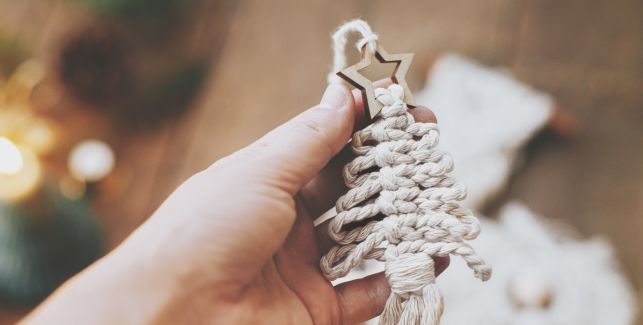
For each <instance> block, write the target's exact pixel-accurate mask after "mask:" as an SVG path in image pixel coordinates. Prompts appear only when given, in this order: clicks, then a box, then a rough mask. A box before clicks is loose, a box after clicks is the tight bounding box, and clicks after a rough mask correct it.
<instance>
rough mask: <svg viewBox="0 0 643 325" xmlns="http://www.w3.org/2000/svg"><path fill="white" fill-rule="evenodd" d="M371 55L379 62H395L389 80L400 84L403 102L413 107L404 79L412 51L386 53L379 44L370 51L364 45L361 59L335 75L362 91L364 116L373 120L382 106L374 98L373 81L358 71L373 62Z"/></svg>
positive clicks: (409, 64) (411, 57) (409, 91)
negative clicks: (402, 91) (402, 90)
mask: <svg viewBox="0 0 643 325" xmlns="http://www.w3.org/2000/svg"><path fill="white" fill-rule="evenodd" d="M373 57H375V58H376V59H377V61H379V62H380V63H397V64H396V66H395V70H394V71H393V75H392V76H391V80H392V81H393V82H394V83H396V84H398V85H400V86H402V89H404V102H405V103H406V104H407V105H408V106H409V107H415V102H414V101H413V95H412V94H411V90H409V87H408V85H407V84H406V80H405V79H404V78H405V77H406V73H407V72H408V71H409V67H410V66H411V61H412V60H413V53H400V54H388V53H387V52H386V51H385V50H384V49H383V48H382V47H381V46H379V45H378V46H377V48H376V50H375V51H372V50H371V49H370V48H369V46H364V48H363V50H362V59H361V61H360V62H358V63H357V64H355V65H352V66H350V67H347V68H345V69H343V70H341V71H339V72H337V75H338V76H339V77H341V78H342V79H344V80H346V82H348V83H350V84H351V85H353V86H354V87H355V88H357V89H359V90H360V91H361V92H362V99H363V102H364V112H365V115H366V117H367V118H370V119H371V120H373V119H374V118H375V116H377V114H379V112H380V111H381V110H382V108H383V107H384V105H382V103H380V102H378V101H377V100H376V99H375V93H374V88H373V81H371V80H369V79H368V78H366V77H365V76H364V75H362V74H361V73H359V71H360V70H362V69H364V68H366V67H368V66H369V65H371V64H372V63H373Z"/></svg>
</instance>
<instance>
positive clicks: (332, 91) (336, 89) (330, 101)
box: [321, 84, 348, 109]
mask: <svg viewBox="0 0 643 325" xmlns="http://www.w3.org/2000/svg"><path fill="white" fill-rule="evenodd" d="M347 103H348V95H347V92H346V89H344V87H342V86H341V85H337V84H330V85H328V87H327V88H326V91H325V92H324V96H322V100H321V104H322V105H323V106H328V107H330V108H334V109H341V108H344V107H346V106H347V105H346V104H347Z"/></svg>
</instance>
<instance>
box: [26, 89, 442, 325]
mask: <svg viewBox="0 0 643 325" xmlns="http://www.w3.org/2000/svg"><path fill="white" fill-rule="evenodd" d="M411 113H412V114H413V116H414V117H415V118H416V120H418V121H423V122H435V117H434V115H433V113H431V111H429V110H428V109H427V108H424V107H417V108H415V109H413V110H411ZM363 116H364V114H363V104H362V101H361V96H360V95H359V93H357V92H354V93H353V94H351V93H350V92H349V91H348V90H347V89H345V87H342V86H339V85H331V86H329V88H328V89H327V90H326V92H325V94H324V96H323V99H322V101H321V103H320V104H319V105H317V106H315V107H313V108H311V109H309V110H307V111H305V112H303V113H302V114H300V115H299V116H297V117H295V118H293V119H292V120H290V121H288V122H286V123H285V124H283V125H281V126H280V127H278V128H276V129H274V130H273V131H271V132H270V133H268V134H266V135H265V136H264V137H262V138H260V139H259V140H257V141H256V142H254V143H253V144H251V145H249V146H248V147H246V148H243V149H241V150H239V151H238V152H236V153H234V154H232V155H230V156H228V157H225V158H223V159H221V160H219V161H217V162H216V163H214V164H213V165H211V166H210V167H209V168H207V169H206V170H204V171H202V172H199V173H197V174H195V175H194V176H192V177H191V178H190V179H188V180H187V181H186V182H185V183H184V184H183V185H181V186H180V187H179V188H178V189H177V190H176V191H175V192H174V193H173V194H172V195H171V196H170V197H169V198H168V199H167V200H166V202H165V203H163V205H162V206H161V207H160V208H159V209H158V210H157V211H156V212H155V213H154V214H153V215H152V217H151V218H150V219H149V220H148V221H147V222H146V223H145V224H144V225H142V226H141V227H140V228H139V229H138V230H136V231H135V232H134V233H133V234H132V235H131V236H130V238H128V239H127V240H126V241H125V242H124V243H123V244H122V245H121V246H120V247H118V248H117V249H116V250H115V251H114V252H112V253H111V254H109V255H108V256H106V257H105V258H103V259H102V260H101V261H99V262H98V263H96V264H95V265H93V266H91V267H90V268H89V269H87V270H86V271H84V272H83V273H81V274H80V275H78V276H76V277H75V278H73V279H72V280H70V281H69V282H68V283H66V284H65V285H64V286H63V287H62V288H61V289H59V290H58V291H57V292H56V293H55V294H54V295H53V296H52V297H51V298H49V300H48V301H46V302H45V303H44V304H43V305H42V306H41V307H39V308H38V309H37V310H36V311H35V312H34V313H33V314H32V315H31V316H30V317H29V318H28V319H27V321H32V322H36V323H37V322H39V321H40V322H43V323H44V322H49V323H50V322H52V320H53V321H54V322H59V321H61V322H69V323H71V322H73V323H103V322H104V323H110V324H111V323H150V322H161V323H177V322H183V323H225V324H238V323H248V324H259V323H266V324H289V323H294V324H313V323H314V324H344V323H345V324H353V323H357V322H361V321H365V320H368V319H370V318H372V317H375V316H377V315H379V313H381V311H382V309H383V307H384V304H385V302H386V299H387V297H388V295H389V294H390V289H389V285H388V283H387V281H386V278H385V276H384V275H383V274H381V273H379V274H375V275H372V276H369V277H366V278H363V279H358V280H353V281H350V282H347V283H344V284H341V285H338V286H335V287H334V286H333V285H332V284H331V283H330V282H329V281H328V280H326V279H325V278H324V277H323V276H322V274H321V271H320V269H319V260H320V257H321V256H322V255H323V254H325V253H326V252H327V251H328V250H329V249H330V247H332V245H333V243H332V241H331V240H330V239H329V238H328V237H327V236H326V235H325V225H322V226H321V227H318V228H313V225H312V222H313V219H314V218H316V217H318V216H319V215H321V214H322V213H323V212H325V211H326V210H328V209H329V208H331V207H332V206H333V205H334V203H335V201H336V200H337V198H338V197H339V196H340V195H342V194H343V193H345V192H346V190H347V189H346V188H345V186H344V183H343V181H342V176H341V168H342V167H343V165H344V164H346V163H347V162H349V161H350V160H352V158H353V157H354V156H353V155H352V153H351V150H350V146H348V145H346V141H347V140H348V139H349V137H350V135H351V133H352V131H353V129H354V128H355V127H358V128H360V127H363V126H364V124H365V121H364V117H363ZM448 263H449V260H448V258H438V259H436V272H437V273H441V272H442V271H443V270H444V269H445V268H446V267H447V265H448ZM72 311H73V312H72Z"/></svg>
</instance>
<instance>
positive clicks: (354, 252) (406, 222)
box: [321, 20, 491, 325]
mask: <svg viewBox="0 0 643 325" xmlns="http://www.w3.org/2000/svg"><path fill="white" fill-rule="evenodd" d="M350 32H359V33H360V34H361V35H362V37H363V38H362V39H361V40H360V41H359V42H358V44H357V48H358V50H360V51H361V53H362V62H360V63H358V64H356V65H354V66H352V67H348V68H345V66H346V59H345V57H344V49H345V46H346V42H347V40H346V38H347V35H348V34H349V33H350ZM333 41H334V51H335V58H334V71H340V72H338V73H337V75H338V76H339V77H341V78H343V79H345V80H346V81H348V82H349V83H351V84H352V85H354V86H356V87H357V88H359V89H361V90H362V94H363V97H364V103H365V106H366V112H367V116H370V117H371V119H372V121H371V123H370V124H369V125H368V126H367V127H365V128H364V129H362V130H359V131H357V132H355V133H354V134H353V138H352V147H353V151H354V153H355V154H356V155H357V157H356V158H355V159H354V160H353V161H351V162H350V163H348V164H347V165H346V166H345V167H344V171H343V174H344V175H343V176H344V180H345V183H346V185H347V186H348V188H349V190H348V192H347V193H346V194H344V195H343V196H342V197H340V198H339V200H338V201H337V204H336V207H335V209H336V213H337V214H336V215H335V216H334V217H333V218H332V219H331V220H330V223H329V235H330V237H331V238H332V239H333V240H334V241H335V242H336V243H337V245H336V246H335V247H333V248H332V249H331V250H330V251H329V252H328V253H327V254H326V255H325V256H324V257H323V258H322V260H321V269H322V271H323V272H324V275H325V276H326V277H327V278H328V279H330V280H334V279H337V278H340V277H343V276H345V275H346V274H348V272H349V271H350V270H351V269H352V268H354V267H356V266H358V265H359V264H361V263H362V261H364V260H367V259H374V260H378V261H381V262H384V264H385V274H386V277H387V279H388V281H389V284H390V285H391V291H392V293H391V296H390V297H389V298H388V301H387V303H386V306H385V308H384V311H383V313H382V315H381V317H380V324H384V325H389V324H427V325H429V324H431V325H432V324H438V323H439V320H440V316H441V314H442V310H443V302H442V296H441V293H440V291H439V290H438V288H437V286H436V284H435V263H434V260H433V258H432V257H436V256H449V255H457V256H460V257H462V258H463V259H464V261H465V262H466V263H467V265H468V266H469V267H470V268H471V269H472V270H473V271H474V275H475V276H476V277H477V278H479V279H481V280H483V281H484V280H487V279H489V277H490V276H491V268H490V266H488V265H487V264H485V262H484V261H483V260H482V258H480V257H479V256H478V255H477V254H476V253H475V251H474V250H473V248H472V247H471V246H470V245H469V244H468V242H467V241H470V240H473V239H475V238H476V237H477V236H478V234H479V233H480V225H479V221H478V219H477V218H476V217H475V216H473V215H472V213H471V212H470V211H469V210H467V209H465V208H463V207H461V206H460V205H459V201H461V200H462V199H464V198H465V196H466V188H465V187H464V186H463V185H462V184H460V183H458V182H456V181H455V180H454V179H453V178H452V177H450V176H449V172H450V171H451V170H452V169H453V160H452V159H451V157H450V156H449V155H448V154H447V153H445V152H441V151H440V150H438V149H437V144H438V138H439V132H438V127H437V125H436V124H435V123H420V122H416V121H415V120H414V118H413V116H412V115H411V114H410V113H409V111H408V110H409V107H410V106H412V104H413V102H412V97H411V94H410V91H409V90H408V87H407V86H406V83H405V81H404V74H405V73H406V69H408V66H409V64H410V60H411V58H412V54H396V55H389V54H388V53H386V52H385V51H384V50H383V49H382V48H381V47H379V46H378V45H377V36H376V35H375V34H373V32H372V31H371V29H370V27H369V26H368V24H366V23H365V22H364V21H361V20H355V21H351V22H348V23H347V24H345V25H343V26H342V27H340V28H339V29H338V30H337V32H336V33H335V34H334V35H333ZM373 58H375V59H377V60H378V61H380V62H395V63H397V68H396V70H395V73H394V75H393V77H392V79H393V81H394V82H395V83H394V84H392V85H391V86H389V87H388V88H375V89H373V85H372V82H371V81H369V80H368V79H366V78H365V77H363V76H362V75H361V74H359V70H360V69H362V68H364V67H365V66H368V65H369V64H370V62H371V60H372V59H373ZM340 80H341V79H339V78H338V77H337V76H335V75H334V74H331V76H329V82H338V81H340Z"/></svg>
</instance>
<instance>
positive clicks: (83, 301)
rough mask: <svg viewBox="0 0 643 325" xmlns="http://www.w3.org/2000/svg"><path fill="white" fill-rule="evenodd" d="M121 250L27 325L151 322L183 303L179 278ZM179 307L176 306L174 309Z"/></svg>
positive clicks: (84, 274)
mask: <svg viewBox="0 0 643 325" xmlns="http://www.w3.org/2000/svg"><path fill="white" fill-rule="evenodd" d="M125 251H127V250H116V251H114V252H113V253H111V254H109V255H107V256H105V257H103V258H102V259H101V260H99V261H97V262H96V263H94V264H92V265H91V266H90V267H88V268H87V269H85V270H84V271H82V272H81V273H79V274H78V275H76V276H75V277H73V278H71V279H70V280H68V281H67V282H66V283H65V284H63V285H62V286H61V287H60V288H59V289H58V290H56V291H55V292H54V293H53V294H52V295H51V296H50V297H49V298H48V299H47V300H46V301H45V302H44V303H43V304H41V306H39V307H38V308H37V309H36V310H35V311H34V312H33V313H32V314H31V315H29V316H28V318H27V319H26V320H25V322H26V323H36V324H38V323H43V324H46V323H51V322H52V321H53V322H55V323H92V324H97V323H105V324H145V323H152V322H154V320H155V319H160V318H159V315H162V314H166V313H167V310H168V309H169V306H174V305H177V302H179V301H180V299H181V298H180V297H179V296H178V294H179V291H178V290H177V287H176V281H174V280H171V279H169V278H163V277H164V276H165V274H164V272H150V271H149V270H148V268H149V267H151V265H150V266H148V265H145V264H146V263H140V262H142V261H136V259H135V258H134V257H133V256H129V255H128V254H123V253H124V252H125ZM173 308H175V307H173Z"/></svg>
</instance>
